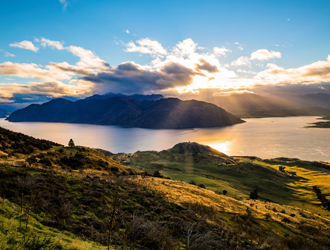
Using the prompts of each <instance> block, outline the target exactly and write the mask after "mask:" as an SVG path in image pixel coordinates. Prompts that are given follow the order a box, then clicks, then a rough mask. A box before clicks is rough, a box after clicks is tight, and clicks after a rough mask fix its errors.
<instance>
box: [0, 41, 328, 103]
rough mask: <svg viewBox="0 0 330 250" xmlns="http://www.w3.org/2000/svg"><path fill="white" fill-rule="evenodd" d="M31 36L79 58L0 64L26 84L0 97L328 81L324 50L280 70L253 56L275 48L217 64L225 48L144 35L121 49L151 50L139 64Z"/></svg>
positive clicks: (3, 90)
mask: <svg viewBox="0 0 330 250" xmlns="http://www.w3.org/2000/svg"><path fill="white" fill-rule="evenodd" d="M35 41H36V42H37V43H39V44H40V45H41V46H42V47H44V48H47V47H49V48H52V49H56V50H61V51H63V52H65V51H67V52H69V53H71V54H72V55H74V56H76V57H78V58H79V59H78V60H77V62H76V63H75V64H73V65H72V64H69V63H68V62H50V63H48V64H47V65H44V66H43V65H37V64H34V63H13V62H4V63H1V64H0V75H6V76H15V77H20V78H25V79H27V82H26V84H16V83H11V84H8V83H2V84H0V99H1V100H7V102H8V101H13V100H18V99H17V98H20V100H22V102H24V101H28V99H25V98H30V99H31V98H32V97H31V96H29V95H38V98H39V97H40V98H52V97H59V96H75V97H79V96H85V95H91V94H94V93H105V92H109V91H112V92H122V93H125V94H133V93H162V94H164V95H171V96H175V95H180V96H182V97H189V96H197V95H198V94H200V95H212V93H218V94H221V93H231V92H235V91H239V92H244V91H251V90H253V89H259V90H262V89H266V88H273V86H295V87H297V86H299V87H303V86H314V87H313V88H310V89H320V88H321V87H322V88H326V87H327V86H329V83H330V55H329V56H328V57H327V60H325V61H319V62H315V63H312V64H309V65H305V66H302V67H298V68H290V69H285V68H283V67H280V66H278V65H276V64H273V63H269V64H267V67H265V68H263V67H262V68H261V66H264V65H261V64H260V62H258V61H265V60H269V59H272V58H280V57H281V53H280V52H275V51H268V50H266V49H260V50H257V51H255V52H253V53H252V54H251V55H250V56H241V57H239V58H238V59H237V60H235V61H233V62H231V63H230V64H229V63H227V62H226V64H223V63H222V62H221V61H220V58H221V60H225V59H226V58H224V57H221V56H225V55H226V53H230V52H231V51H230V50H229V49H227V48H225V47H221V48H220V47H214V48H213V51H211V52H210V53H208V52H207V51H208V50H207V49H205V48H202V47H201V46H199V44H198V43H196V42H194V41H193V40H192V39H190V38H188V39H185V40H183V41H180V42H178V43H177V44H176V45H175V46H173V47H172V48H167V49H165V48H164V47H163V46H162V45H161V44H160V43H159V42H158V41H154V40H151V39H150V38H144V39H140V40H138V41H136V42H130V43H128V44H124V46H126V48H125V51H127V52H137V53H141V54H148V55H151V56H152V60H151V61H150V62H149V63H147V64H145V65H140V64H138V63H136V62H132V61H128V62H123V63H121V64H119V65H118V66H111V65H109V64H108V63H107V62H106V61H104V60H102V59H101V58H100V57H98V56H97V55H96V54H95V52H93V51H91V50H87V49H84V48H82V47H78V46H73V45H71V46H64V43H63V42H60V41H52V40H49V39H46V38H41V39H40V40H39V39H36V40H35ZM236 45H238V46H240V44H236ZM253 61H256V62H258V65H259V66H260V67H255V66H253V68H252V64H251V62H253ZM241 67H249V68H250V69H248V70H246V69H242V68H241ZM232 68H234V70H235V71H234V70H231V69H232ZM256 69H259V70H258V71H259V72H256ZM15 79H16V78H15ZM38 81H39V82H38ZM325 86H326V87H325ZM288 89H289V88H288ZM26 96H29V97H26ZM15 98H16V99H15ZM38 98H36V99H38ZM36 99H33V98H32V99H31V100H36ZM38 100H41V99H38ZM42 100H44V99H42Z"/></svg>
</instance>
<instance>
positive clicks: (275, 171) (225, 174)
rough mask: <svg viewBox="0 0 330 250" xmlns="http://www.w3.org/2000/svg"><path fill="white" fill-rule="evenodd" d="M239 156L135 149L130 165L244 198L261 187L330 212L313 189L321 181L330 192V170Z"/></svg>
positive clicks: (264, 194) (271, 196) (283, 200)
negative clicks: (224, 158) (226, 159)
mask: <svg viewBox="0 0 330 250" xmlns="http://www.w3.org/2000/svg"><path fill="white" fill-rule="evenodd" d="M163 152H164V153H163ZM235 159H236V160H237V164H223V165H219V164H215V160H214V159H212V157H211V156H207V157H204V158H202V159H200V160H198V162H197V163H196V162H195V161H196V159H194V158H193V157H192V156H189V155H188V156H187V155H180V154H174V153H173V154H171V153H169V152H168V151H162V152H160V153H157V152H153V151H148V152H137V153H135V154H134V155H133V157H130V161H131V162H130V165H129V166H131V167H137V166H139V168H138V169H140V170H144V171H148V172H150V173H152V172H154V171H160V172H161V173H162V174H163V175H165V176H168V177H170V178H171V179H174V180H182V181H185V182H190V181H191V180H194V181H195V182H196V183H197V184H200V183H202V184H204V185H205V186H206V187H207V188H208V189H211V190H214V191H220V192H222V191H223V190H227V191H228V195H233V196H237V197H242V198H249V194H250V192H251V191H252V190H254V189H255V188H256V187H258V190H259V191H258V195H259V197H260V198H261V199H263V200H268V201H272V202H276V203H279V204H286V205H293V206H297V207H300V208H304V209H307V210H309V211H311V212H313V213H316V214H321V215H322V216H330V213H329V211H327V210H325V209H324V208H323V207H322V206H321V202H320V201H319V200H318V199H317V197H316V195H315V193H314V192H313V190H312V186H314V185H317V186H318V187H320V189H321V190H322V193H324V194H326V195H330V170H327V169H324V168H319V167H315V166H313V164H312V162H306V161H300V160H294V161H284V160H279V159H277V160H276V159H273V160H260V159H254V160H251V159H248V158H239V157H236V158H235ZM279 166H284V167H285V172H282V171H279ZM329 169H330V167H329ZM289 172H296V175H295V176H292V175H291V174H290V173H289Z"/></svg>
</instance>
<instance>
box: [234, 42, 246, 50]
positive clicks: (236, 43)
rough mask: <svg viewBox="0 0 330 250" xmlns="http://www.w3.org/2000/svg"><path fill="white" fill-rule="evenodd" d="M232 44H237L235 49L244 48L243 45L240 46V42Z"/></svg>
mask: <svg viewBox="0 0 330 250" xmlns="http://www.w3.org/2000/svg"><path fill="white" fill-rule="evenodd" d="M234 44H235V45H238V46H237V49H239V50H243V49H244V48H243V46H242V44H240V43H239V42H234Z"/></svg>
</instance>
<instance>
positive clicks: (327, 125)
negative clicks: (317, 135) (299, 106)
mask: <svg viewBox="0 0 330 250" xmlns="http://www.w3.org/2000/svg"><path fill="white" fill-rule="evenodd" d="M312 124H313V126H306V128H330V121H328V122H315V123H312Z"/></svg>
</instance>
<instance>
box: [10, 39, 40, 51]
mask: <svg viewBox="0 0 330 250" xmlns="http://www.w3.org/2000/svg"><path fill="white" fill-rule="evenodd" d="M9 46H10V47H17V48H21V49H28V50H32V51H34V52H37V51H38V50H39V48H37V47H35V46H34V45H33V43H32V42H31V41H26V40H24V41H22V42H16V43H11V44H9Z"/></svg>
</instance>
